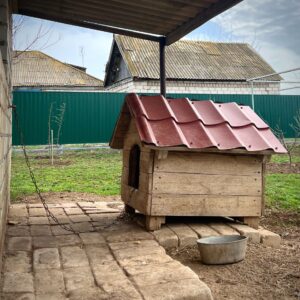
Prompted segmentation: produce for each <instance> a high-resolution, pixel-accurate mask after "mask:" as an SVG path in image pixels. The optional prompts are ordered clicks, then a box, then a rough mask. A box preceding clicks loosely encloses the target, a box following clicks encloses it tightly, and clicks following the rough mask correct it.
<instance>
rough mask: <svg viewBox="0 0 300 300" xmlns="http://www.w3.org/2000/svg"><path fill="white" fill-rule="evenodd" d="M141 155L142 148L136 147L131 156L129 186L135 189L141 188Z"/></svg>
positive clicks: (133, 148) (131, 151) (132, 149)
mask: <svg viewBox="0 0 300 300" xmlns="http://www.w3.org/2000/svg"><path fill="white" fill-rule="evenodd" d="M140 155H141V150H140V147H139V146H138V145H134V146H133V147H132V148H131V150H130V154H129V172H128V185H129V186H131V187H133V188H135V189H138V188H139V177H140Z"/></svg>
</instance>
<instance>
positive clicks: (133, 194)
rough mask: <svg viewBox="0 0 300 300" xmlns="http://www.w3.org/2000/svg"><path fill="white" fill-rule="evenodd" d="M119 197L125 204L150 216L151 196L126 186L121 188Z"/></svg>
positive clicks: (123, 185)
mask: <svg viewBox="0 0 300 300" xmlns="http://www.w3.org/2000/svg"><path fill="white" fill-rule="evenodd" d="M121 197H122V200H123V202H124V203H125V204H128V205H129V206H131V207H133V208H135V209H137V210H138V211H139V212H141V213H142V214H145V215H149V214H150V206H151V194H147V193H146V192H143V191H140V190H136V189H134V188H132V187H130V186H128V185H126V184H122V186H121Z"/></svg>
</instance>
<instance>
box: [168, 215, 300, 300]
mask: <svg viewBox="0 0 300 300" xmlns="http://www.w3.org/2000/svg"><path fill="white" fill-rule="evenodd" d="M261 223H262V225H263V226H264V227H266V228H269V229H270V230H272V231H275V232H277V233H279V234H281V235H282V238H283V242H282V245H281V247H280V248H279V249H273V248H268V247H265V246H263V245H262V244H251V243H249V244H248V248H247V254H246V258H245V260H244V261H242V262H240V263H237V264H232V265H224V266H207V265H203V264H202V263H201V259H200V255H199V252H198V249H197V248H196V247H194V248H189V249H185V250H183V251H181V252H180V251H179V252H178V251H174V252H173V253H170V254H171V256H172V257H173V258H176V259H177V260H179V261H180V262H182V263H183V264H185V265H187V266H189V267H190V268H191V269H192V270H193V271H194V272H196V273H197V274H198V275H199V278H200V279H201V280H203V281H204V282H205V283H206V284H207V285H208V286H209V287H210V288H211V290H212V293H213V296H214V299H218V300H219V299H230V300H238V299H261V300H265V299H300V264H299V261H300V229H299V223H300V216H299V215H297V214H295V213H283V212H272V211H268V212H267V213H266V216H265V217H264V219H263V220H262V222H261Z"/></svg>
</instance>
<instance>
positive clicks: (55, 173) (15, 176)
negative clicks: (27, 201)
mask: <svg viewBox="0 0 300 300" xmlns="http://www.w3.org/2000/svg"><path fill="white" fill-rule="evenodd" d="M45 155H46V154H42V155H37V154H30V161H31V165H32V167H33V170H34V174H35V176H36V180H37V182H38V185H39V187H40V189H41V190H42V191H43V192H50V191H52V192H63V191H65V192H87V193H94V194H98V195H116V194H119V193H120V176H121V153H120V152H119V151H112V150H108V149H100V150H94V151H76V152H74V151H72V152H65V153H64V154H63V155H61V156H60V157H59V158H58V159H56V160H55V164H54V166H52V165H51V164H50V161H49V159H46V158H45ZM32 193H34V186H33V184H32V183H31V180H30V177H29V174H28V170H27V167H26V165H25V161H24V158H23V155H22V154H20V153H18V154H16V153H15V154H13V157H12V180H11V198H12V200H15V199H17V198H18V197H20V196H23V195H30V194H32Z"/></svg>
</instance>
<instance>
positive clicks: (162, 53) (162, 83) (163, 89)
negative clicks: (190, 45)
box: [159, 37, 166, 97]
mask: <svg viewBox="0 0 300 300" xmlns="http://www.w3.org/2000/svg"><path fill="white" fill-rule="evenodd" d="M165 48H166V38H165V37H163V38H161V39H160V40H159V75H160V94H161V95H162V96H164V97H166V57H165Z"/></svg>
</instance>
